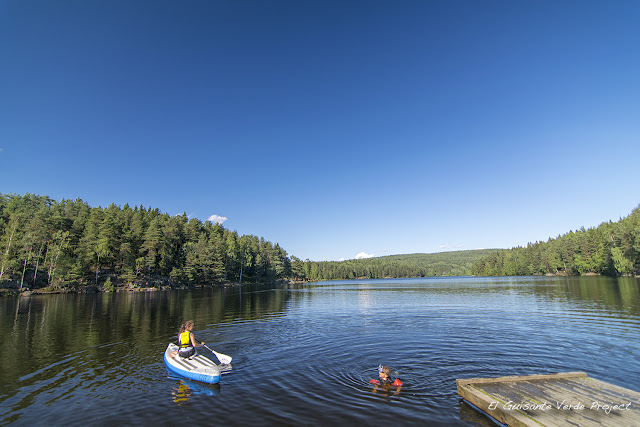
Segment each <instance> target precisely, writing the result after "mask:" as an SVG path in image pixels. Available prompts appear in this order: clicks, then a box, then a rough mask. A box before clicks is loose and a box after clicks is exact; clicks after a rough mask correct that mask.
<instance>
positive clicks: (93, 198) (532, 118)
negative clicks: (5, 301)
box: [0, 0, 640, 260]
mask: <svg viewBox="0 0 640 427" xmlns="http://www.w3.org/2000/svg"><path fill="white" fill-rule="evenodd" d="M638 41H640V3H638V2H636V1H623V0H621V1H615V2H603V1H562V2H557V1H535V2H533V1H519V2H514V1H475V0H474V1H462V0H453V1H435V0H434V1H427V0H424V1H397V2H396V1H376V0H374V1H306V0H289V1H262V0H260V1H212V0H202V1H195V0H193V1H188V2H178V1H146V0H145V1H130V0H127V1H121V0H110V1H102V2H99V1H95V2H93V1H92V2H87V1H85V0H65V1H61V2H51V1H48V0H21V1H8V0H0V58H2V66H1V67H0V192H2V193H17V194H23V193H27V192H29V193H35V194H41V195H43V194H46V195H49V196H50V197H52V198H54V199H57V200H59V199H62V198H82V199H83V200H85V201H87V202H88V203H89V204H90V205H92V206H98V205H101V206H107V205H109V204H110V203H115V204H118V205H123V204H125V203H129V204H130V205H140V204H142V205H144V206H152V207H154V208H156V207H157V208H159V209H161V210H162V211H163V212H167V213H169V214H171V215H174V214H179V213H182V212H186V213H187V214H188V215H189V216H191V217H196V218H199V219H201V220H206V219H207V218H209V217H211V216H212V215H217V216H218V217H223V218H227V220H226V221H224V226H225V227H227V228H229V229H232V230H237V231H238V232H239V233H241V234H254V235H257V236H262V237H265V238H266V239H267V240H270V241H272V242H274V243H275V242H277V243H279V244H280V245H281V246H282V247H283V248H284V249H285V250H287V251H288V253H289V254H291V255H295V256H297V257H299V258H302V259H306V258H309V259H312V260H338V259H343V258H344V259H348V258H354V257H355V256H356V255H357V254H359V253H364V254H367V255H375V256H383V255H390V254H401V253H416V252H441V251H446V250H460V249H476V248H495V247H503V248H507V247H513V246H517V245H526V244H527V242H534V241H537V240H547V239H548V238H549V237H556V236H557V235H559V234H563V233H565V232H568V231H569V230H572V229H573V230H575V229H577V228H579V227H581V226H585V227H590V226H597V225H598V224H600V223H601V222H603V221H608V220H613V221H616V220H618V219H619V218H620V217H623V216H626V215H628V214H629V213H630V212H631V210H632V209H633V208H635V207H636V206H638V204H639V203H640V191H639V188H640V186H639V185H638V184H639V183H640V179H639V177H640V173H638V159H639V158H640V79H639V77H638V76H640V50H639V49H638Z"/></svg>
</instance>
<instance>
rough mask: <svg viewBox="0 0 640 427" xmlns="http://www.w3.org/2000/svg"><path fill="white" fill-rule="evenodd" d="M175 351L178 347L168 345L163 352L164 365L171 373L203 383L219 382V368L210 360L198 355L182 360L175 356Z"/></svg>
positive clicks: (171, 344)
mask: <svg viewBox="0 0 640 427" xmlns="http://www.w3.org/2000/svg"><path fill="white" fill-rule="evenodd" d="M177 351H178V346H177V345H175V344H173V343H170V344H169V345H168V346H167V350H166V351H165V352H164V364H165V365H167V369H169V370H170V371H171V372H174V373H176V374H178V375H182V376H183V377H186V378H189V379H192V380H196V381H201V382H203V383H209V384H215V383H217V382H219V381H220V368H219V367H218V365H216V364H215V363H214V362H213V361H212V360H211V359H209V358H207V357H204V356H202V355H200V354H196V355H195V356H191V357H189V358H183V357H180V356H178V355H177ZM172 354H174V355H175V356H172Z"/></svg>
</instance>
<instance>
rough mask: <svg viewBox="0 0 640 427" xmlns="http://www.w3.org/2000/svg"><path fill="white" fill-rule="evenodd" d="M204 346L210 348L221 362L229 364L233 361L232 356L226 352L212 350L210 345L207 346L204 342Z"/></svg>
mask: <svg viewBox="0 0 640 427" xmlns="http://www.w3.org/2000/svg"><path fill="white" fill-rule="evenodd" d="M202 346H203V347H204V348H206V349H207V350H209V351H210V352H211V353H213V354H215V356H216V357H217V358H218V360H219V361H220V363H222V364H223V365H229V364H230V363H231V356H227V355H226V354H222V353H218V352H216V351H213V350H211V349H210V348H209V347H207V346H206V345H204V344H202Z"/></svg>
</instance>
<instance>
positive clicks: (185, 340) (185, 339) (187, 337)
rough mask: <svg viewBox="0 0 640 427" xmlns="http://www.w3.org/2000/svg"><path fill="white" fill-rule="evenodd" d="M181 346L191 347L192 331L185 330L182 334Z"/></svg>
mask: <svg viewBox="0 0 640 427" xmlns="http://www.w3.org/2000/svg"><path fill="white" fill-rule="evenodd" d="M180 347H181V348H187V347H191V332H189V331H184V332H182V333H181V334H180Z"/></svg>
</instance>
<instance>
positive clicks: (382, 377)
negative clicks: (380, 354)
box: [369, 365, 402, 394]
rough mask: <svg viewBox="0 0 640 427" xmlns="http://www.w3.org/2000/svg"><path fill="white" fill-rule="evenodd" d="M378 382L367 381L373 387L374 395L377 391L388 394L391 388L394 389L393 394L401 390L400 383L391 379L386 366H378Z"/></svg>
mask: <svg viewBox="0 0 640 427" xmlns="http://www.w3.org/2000/svg"><path fill="white" fill-rule="evenodd" d="M378 378H379V379H378V380H371V381H369V382H370V383H371V384H374V386H373V392H374V393H376V392H377V391H378V389H381V390H382V391H385V392H389V391H390V390H391V388H392V387H396V389H395V391H394V393H393V394H398V393H400V390H401V389H402V381H400V380H399V379H397V378H396V379H393V380H392V379H391V369H390V368H389V367H388V366H382V365H380V366H378Z"/></svg>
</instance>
